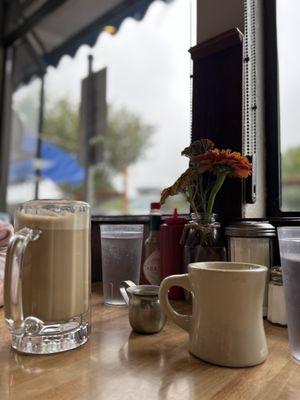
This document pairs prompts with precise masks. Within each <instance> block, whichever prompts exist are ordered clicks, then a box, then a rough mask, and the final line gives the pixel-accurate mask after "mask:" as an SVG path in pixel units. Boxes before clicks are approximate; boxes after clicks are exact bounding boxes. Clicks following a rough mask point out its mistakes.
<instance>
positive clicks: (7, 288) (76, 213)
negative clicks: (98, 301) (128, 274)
mask: <svg viewBox="0 0 300 400" xmlns="http://www.w3.org/2000/svg"><path fill="white" fill-rule="evenodd" d="M14 222H15V223H14V225H15V230H16V232H15V235H14V236H13V237H12V239H11V241H10V244H9V247H8V250H7V257H6V266H5V282H4V307H5V319H6V323H7V326H8V329H9V332H10V335H11V342H12V347H13V348H14V349H15V350H18V351H20V352H23V353H30V354H49V353H57V352H61V351H66V350H70V349H74V348H76V347H78V346H81V345H82V344H84V343H85V342H86V341H87V340H88V336H89V324H90V322H89V303H90V207H89V205H88V204H87V203H83V202H80V201H67V200H32V201H28V202H26V203H24V204H23V205H21V206H19V207H18V208H17V210H16V212H15V221H14Z"/></svg>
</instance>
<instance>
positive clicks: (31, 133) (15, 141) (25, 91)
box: [6, 79, 51, 212]
mask: <svg viewBox="0 0 300 400" xmlns="http://www.w3.org/2000/svg"><path fill="white" fill-rule="evenodd" d="M40 88H41V82H40V79H34V80H32V81H31V82H30V83H29V84H28V85H27V86H25V87H23V88H21V89H20V90H18V91H17V92H15V93H14V95H13V98H12V117H11V135H10V158H9V174H8V188H7V198H6V201H7V205H8V209H9V210H10V211H11V212H12V211H13V209H14V207H15V206H16V205H18V204H19V203H21V202H24V201H27V200H31V199H32V198H34V195H35V185H36V176H35V167H36V154H37V137H38V124H39V98H40ZM46 184H47V183H46ZM50 185H51V182H50Z"/></svg>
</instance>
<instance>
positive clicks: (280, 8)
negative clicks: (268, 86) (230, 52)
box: [277, 0, 300, 151]
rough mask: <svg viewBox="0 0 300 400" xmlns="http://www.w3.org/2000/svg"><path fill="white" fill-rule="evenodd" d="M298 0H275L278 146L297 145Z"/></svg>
mask: <svg viewBox="0 0 300 400" xmlns="http://www.w3.org/2000/svg"><path fill="white" fill-rule="evenodd" d="M287 3H288V7H287ZM299 26H300V1H299V0H289V1H288V2H287V0H277V36H278V59H279V91H280V130H281V148H282V151H285V150H286V149H287V148H290V147H293V146H300V132H299V131H300V109H299V98H300V65H299V61H300V55H299Z"/></svg>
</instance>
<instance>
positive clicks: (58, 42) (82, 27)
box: [3, 0, 173, 86]
mask: <svg viewBox="0 0 300 400" xmlns="http://www.w3.org/2000/svg"><path fill="white" fill-rule="evenodd" d="M154 1H162V2H164V3H168V2H171V1H173V0H102V1H99V0H39V1H35V2H28V3H26V2H24V3H23V4H22V5H20V2H19V1H17V0H9V1H8V0H6V15H5V18H4V21H5V26H4V35H3V42H4V44H5V45H6V46H11V45H14V74H13V79H14V84H15V86H17V85H19V84H20V83H25V82H26V81H28V80H29V79H30V78H31V77H32V76H35V75H39V76H40V75H42V74H43V73H44V72H45V68H46V67H47V66H48V65H52V66H56V65H57V64H58V62H59V60H60V59H61V57H62V56H64V55H70V56H74V54H75V53H76V51H77V50H78V48H79V47H80V46H81V45H83V44H86V45H89V46H93V45H94V44H95V42H96V40H97V38H98V37H99V35H100V33H101V32H102V31H103V30H106V28H107V27H108V26H109V27H113V31H114V32H116V31H117V30H118V29H119V27H120V25H121V24H122V22H123V21H124V20H125V19H126V18H134V19H136V20H141V19H142V18H143V17H144V15H145V13H146V12H147V10H148V7H149V6H150V5H151V4H152V3H153V2H154Z"/></svg>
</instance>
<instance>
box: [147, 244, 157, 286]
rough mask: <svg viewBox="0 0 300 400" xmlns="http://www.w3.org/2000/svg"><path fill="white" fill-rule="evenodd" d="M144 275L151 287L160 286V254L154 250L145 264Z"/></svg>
mask: <svg viewBox="0 0 300 400" xmlns="http://www.w3.org/2000/svg"><path fill="white" fill-rule="evenodd" d="M143 270H144V275H145V277H146V278H147V280H148V281H149V282H150V284H151V285H158V286H159V284H160V253H159V250H154V251H153V252H152V253H151V254H150V255H149V257H147V258H146V260H145V262H144V267H143Z"/></svg>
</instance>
